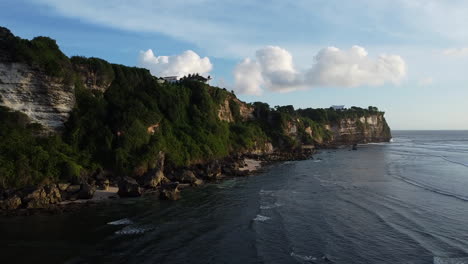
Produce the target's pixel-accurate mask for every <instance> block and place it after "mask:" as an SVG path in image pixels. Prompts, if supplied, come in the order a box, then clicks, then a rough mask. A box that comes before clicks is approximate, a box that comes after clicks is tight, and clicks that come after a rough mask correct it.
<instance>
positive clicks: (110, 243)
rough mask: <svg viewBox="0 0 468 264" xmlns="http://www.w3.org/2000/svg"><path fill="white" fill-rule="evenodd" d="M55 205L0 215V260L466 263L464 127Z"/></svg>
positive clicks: (467, 149)
mask: <svg viewBox="0 0 468 264" xmlns="http://www.w3.org/2000/svg"><path fill="white" fill-rule="evenodd" d="M392 133H393V137H394V138H393V142H391V143H379V144H367V145H359V146H358V150H357V151H352V150H350V148H349V147H344V148H340V149H334V150H321V151H320V152H319V153H318V154H316V155H315V156H314V158H313V159H311V160H305V161H292V162H284V163H278V164H275V165H271V166H268V167H267V168H265V170H264V171H263V172H261V173H258V174H255V175H253V176H250V177H246V178H235V179H229V180H226V181H223V182H222V183H220V184H207V185H205V186H203V187H200V188H196V189H190V190H185V191H184V192H183V193H182V196H183V198H182V199H181V200H180V201H176V202H169V201H159V200H157V199H155V198H151V197H146V198H139V199H121V200H116V201H112V202H108V203H103V204H100V205H97V206H92V207H85V208H82V209H80V210H77V211H73V212H70V213H65V214H61V215H38V216H30V217H9V218H0V257H1V258H0V260H1V262H2V263H38V262H40V263H41V262H47V263H347V264H349V263H392V264H395V263H412V264H418V263H421V264H422V263H468V131H393V132H392Z"/></svg>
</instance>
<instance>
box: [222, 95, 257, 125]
mask: <svg viewBox="0 0 468 264" xmlns="http://www.w3.org/2000/svg"><path fill="white" fill-rule="evenodd" d="M254 110H255V109H254V107H253V106H251V105H249V104H247V103H245V102H242V101H241V100H239V99H237V98H236V97H235V96H234V95H229V96H227V97H226V99H224V100H223V102H222V103H221V104H220V105H219V109H218V118H219V120H222V121H226V122H229V123H232V122H235V121H248V120H253V119H254V115H253V112H254ZM236 117H239V119H240V120H235V118H236Z"/></svg>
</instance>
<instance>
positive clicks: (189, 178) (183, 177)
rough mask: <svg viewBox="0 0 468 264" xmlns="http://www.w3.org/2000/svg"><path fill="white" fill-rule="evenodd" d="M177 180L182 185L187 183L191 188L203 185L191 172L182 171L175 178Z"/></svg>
mask: <svg viewBox="0 0 468 264" xmlns="http://www.w3.org/2000/svg"><path fill="white" fill-rule="evenodd" d="M177 180H178V181H179V182H182V183H189V184H190V185H193V186H198V185H202V184H203V180H201V179H198V178H197V177H196V176H195V174H194V173H193V172H192V171H189V170H184V171H183V172H182V173H180V174H179V175H178V177H177Z"/></svg>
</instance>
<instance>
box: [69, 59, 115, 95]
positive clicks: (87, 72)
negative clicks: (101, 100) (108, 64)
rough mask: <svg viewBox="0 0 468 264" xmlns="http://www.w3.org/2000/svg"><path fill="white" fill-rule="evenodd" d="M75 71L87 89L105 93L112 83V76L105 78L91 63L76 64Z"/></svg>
mask: <svg viewBox="0 0 468 264" xmlns="http://www.w3.org/2000/svg"><path fill="white" fill-rule="evenodd" d="M75 71H76V72H77V73H78V75H79V77H80V78H81V80H82V82H83V84H84V86H85V88H86V89H89V90H95V91H99V92H101V93H104V92H105V91H106V90H107V88H109V86H110V85H111V84H112V80H113V79H112V78H105V77H106V76H104V75H103V74H100V73H99V72H97V71H96V70H95V69H92V67H90V66H89V65H76V66H75Z"/></svg>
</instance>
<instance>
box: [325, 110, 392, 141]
mask: <svg viewBox="0 0 468 264" xmlns="http://www.w3.org/2000/svg"><path fill="white" fill-rule="evenodd" d="M384 123H385V122H384V120H383V116H382V115H370V116H367V117H360V118H359V119H350V118H348V119H342V120H340V122H339V123H337V124H332V125H329V126H326V129H328V130H330V131H331V132H332V133H333V140H334V141H337V142H342V141H343V142H348V141H349V142H355V141H359V142H370V141H379V140H387V137H388V136H389V135H386V132H385V129H386V128H385V125H384Z"/></svg>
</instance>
